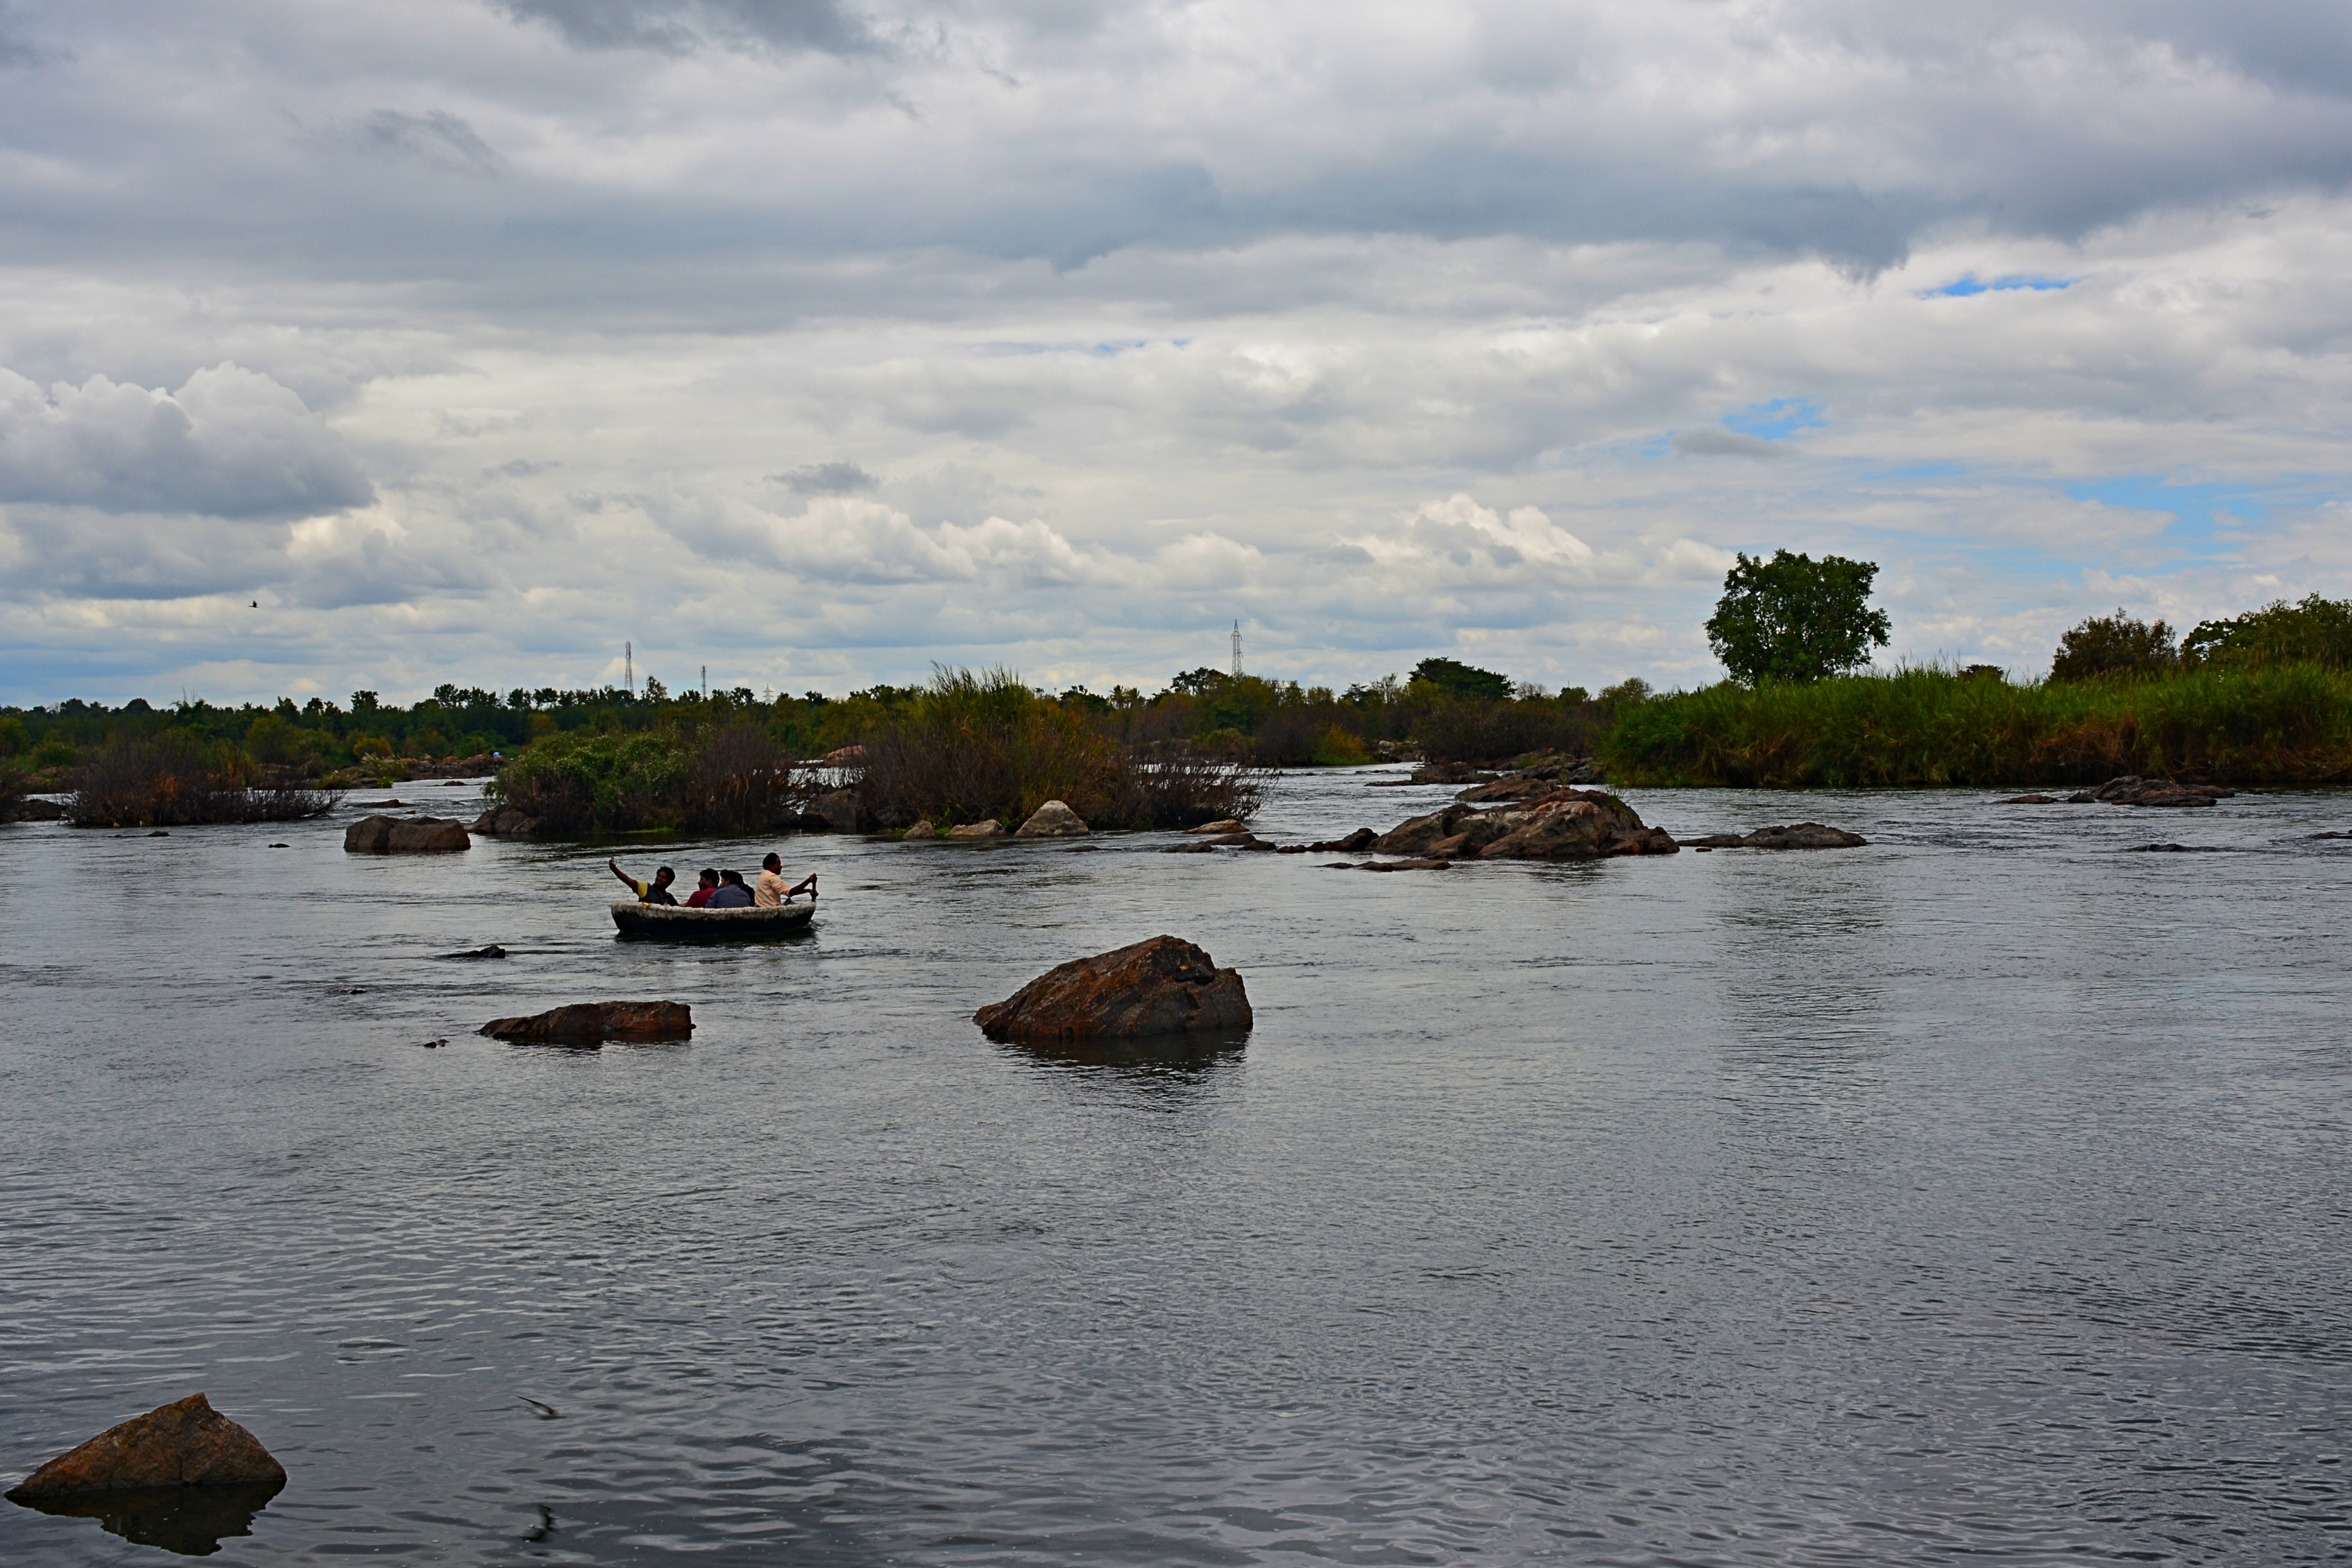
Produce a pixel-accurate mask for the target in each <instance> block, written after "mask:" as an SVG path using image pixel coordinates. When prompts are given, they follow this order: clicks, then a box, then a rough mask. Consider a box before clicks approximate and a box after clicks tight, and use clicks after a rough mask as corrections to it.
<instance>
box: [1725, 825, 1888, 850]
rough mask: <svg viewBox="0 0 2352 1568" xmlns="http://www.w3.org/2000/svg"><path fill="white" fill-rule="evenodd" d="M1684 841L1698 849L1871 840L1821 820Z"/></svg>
mask: <svg viewBox="0 0 2352 1568" xmlns="http://www.w3.org/2000/svg"><path fill="white" fill-rule="evenodd" d="M1684 842H1685V844H1688V845H1689V846H1690V847H1692V848H1695V849H1859V848H1861V847H1863V846H1864V845H1866V844H1868V843H1869V842H1870V840H1869V839H1867V838H1864V837H1863V836H1862V835H1861V834H1859V833H1848V832H1846V831H1845V830H1844V829H1843V828H1841V827H1824V826H1822V824H1820V823H1818V822H1791V823H1789V824H1788V825H1786V826H1781V827H1759V828H1758V829H1757V830H1756V831H1755V832H1753V833H1710V834H1708V835H1707V836H1706V837H1704V838H1688V839H1685V840H1684Z"/></svg>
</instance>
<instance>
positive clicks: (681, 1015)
mask: <svg viewBox="0 0 2352 1568" xmlns="http://www.w3.org/2000/svg"><path fill="white" fill-rule="evenodd" d="M480 1032H481V1033H482V1034H485V1035H488V1036H489V1037H491V1038H492V1039H494V1040H553V1041H562V1042H565V1043H570V1044H581V1045H586V1044H593V1043H594V1042H596V1041H598V1040H682V1039H685V1038H686V1037H688V1036H689V1035H691V1034H693V1033H694V1015H693V1011H692V1009H690V1008H689V1007H688V1005H686V1004H685V1003H683V1002H577V1003H574V1004H572V1005H571V1006H569V1007H556V1008H552V1009H551V1010H549V1011H548V1012H545V1013H534V1014H532V1015H531V1016H529V1017H526V1018H493V1019H491V1020H490V1021H489V1022H488V1023H487V1024H485V1025H483V1026H482V1027H481V1030H480Z"/></svg>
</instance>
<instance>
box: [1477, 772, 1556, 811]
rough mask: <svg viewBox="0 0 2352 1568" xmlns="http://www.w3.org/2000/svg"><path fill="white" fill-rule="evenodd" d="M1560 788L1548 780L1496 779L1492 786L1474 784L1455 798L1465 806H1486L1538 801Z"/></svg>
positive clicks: (1554, 781) (1553, 781) (1554, 782)
mask: <svg viewBox="0 0 2352 1568" xmlns="http://www.w3.org/2000/svg"><path fill="white" fill-rule="evenodd" d="M1558 788H1559V783H1558V781H1556V780H1553V779H1548V778H1540V779H1539V778H1507V779H1496V781H1495V782H1494V783H1492V784H1472V785H1471V786H1470V787H1469V788H1468V789H1465V790H1464V791H1463V792H1462V793H1461V794H1460V795H1455V796H1454V799H1456V800H1458V801H1461V802H1462V803H1463V804H1464V805H1488V804H1490V803H1492V802H1495V801H1498V800H1537V799H1539V798H1541V797H1542V796H1544V795H1549V794H1550V793H1551V792H1552V791H1554V790H1556V789H1558Z"/></svg>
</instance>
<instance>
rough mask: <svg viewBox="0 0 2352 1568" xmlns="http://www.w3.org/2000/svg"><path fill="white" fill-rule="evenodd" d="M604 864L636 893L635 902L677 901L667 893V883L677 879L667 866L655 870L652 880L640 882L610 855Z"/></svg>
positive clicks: (657, 902)
mask: <svg viewBox="0 0 2352 1568" xmlns="http://www.w3.org/2000/svg"><path fill="white" fill-rule="evenodd" d="M604 864H605V865H606V866H608V867H610V868H612V872H613V875H614V876H615V877H618V878H619V879H621V880H622V881H624V882H626V883H627V884H628V885H629V891H631V892H633V893H635V894H636V896H637V902H639V903H641V904H675V903H677V900H676V899H674V898H672V897H670V893H669V885H670V884H671V883H672V882H675V881H677V872H675V871H673V870H671V869H670V868H668V867H667V866H664V867H663V868H661V869H660V870H658V871H656V872H655V873H654V879H653V880H652V881H650V882H640V881H638V880H637V879H635V877H632V876H630V875H629V874H628V873H627V872H626V871H624V870H622V869H621V867H620V863H619V862H618V861H616V860H614V859H613V858H611V857H610V856H607V857H606V858H605V859H604Z"/></svg>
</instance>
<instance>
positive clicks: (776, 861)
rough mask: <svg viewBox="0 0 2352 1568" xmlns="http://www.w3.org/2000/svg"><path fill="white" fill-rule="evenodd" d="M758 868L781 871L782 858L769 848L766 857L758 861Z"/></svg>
mask: <svg viewBox="0 0 2352 1568" xmlns="http://www.w3.org/2000/svg"><path fill="white" fill-rule="evenodd" d="M760 868H761V870H763V871H781V870H782V869H783V868H784V858H783V857H782V856H781V855H779V854H777V853H776V852H775V851H774V850H772V849H771V850H769V851H768V858H766V859H765V860H762V861H761V862H760Z"/></svg>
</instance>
